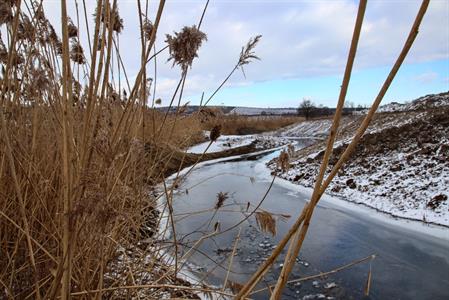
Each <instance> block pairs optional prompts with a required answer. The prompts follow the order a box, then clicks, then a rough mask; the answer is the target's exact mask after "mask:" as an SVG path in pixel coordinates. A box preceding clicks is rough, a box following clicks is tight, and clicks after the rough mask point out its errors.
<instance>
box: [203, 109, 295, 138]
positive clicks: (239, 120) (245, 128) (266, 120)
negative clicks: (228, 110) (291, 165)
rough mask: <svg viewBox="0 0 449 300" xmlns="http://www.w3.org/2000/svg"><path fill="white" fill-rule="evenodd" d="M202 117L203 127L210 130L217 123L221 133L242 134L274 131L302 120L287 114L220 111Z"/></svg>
mask: <svg viewBox="0 0 449 300" xmlns="http://www.w3.org/2000/svg"><path fill="white" fill-rule="evenodd" d="M203 119H204V126H203V127H204V129H206V130H210V129H211V128H212V127H213V126H215V125H216V124H217V123H218V124H220V125H221V127H222V130H221V131H222V134H226V135H244V134H255V133H262V132H267V131H274V130H277V129H280V128H282V127H285V126H288V125H291V124H294V123H297V122H299V121H302V120H303V118H302V117H296V116H292V117H288V116H257V117H249V116H238V115H223V114H222V113H218V114H217V113H215V114H214V115H212V114H208V115H207V118H206V117H205V118H203Z"/></svg>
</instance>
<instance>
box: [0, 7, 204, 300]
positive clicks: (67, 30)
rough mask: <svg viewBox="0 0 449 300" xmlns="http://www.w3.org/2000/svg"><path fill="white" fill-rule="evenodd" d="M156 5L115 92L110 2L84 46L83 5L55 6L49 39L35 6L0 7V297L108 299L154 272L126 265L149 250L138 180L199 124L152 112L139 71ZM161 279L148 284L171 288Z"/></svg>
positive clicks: (145, 199) (116, 24)
mask: <svg viewBox="0 0 449 300" xmlns="http://www.w3.org/2000/svg"><path fill="white" fill-rule="evenodd" d="M164 3H165V1H160V3H159V8H158V12H157V16H156V18H155V20H153V23H151V22H150V21H149V19H148V18H146V17H145V21H144V22H143V23H142V24H141V28H140V29H141V32H142V43H141V48H142V65H141V70H140V71H139V73H138V76H137V79H136V81H135V83H134V85H133V86H128V88H127V89H126V91H125V92H124V90H123V89H118V88H117V85H118V81H119V80H121V82H122V84H123V82H125V79H126V80H128V79H127V78H125V77H126V70H125V69H124V66H123V65H122V66H120V68H121V71H120V72H118V71H115V73H114V70H116V68H114V67H113V65H112V64H113V63H120V59H121V57H120V51H119V49H118V47H117V42H118V37H119V35H120V32H121V30H122V29H123V26H124V24H123V20H122V19H121V18H120V15H119V11H118V9H117V1H112V2H110V1H107V0H104V1H103V0H101V1H97V7H96V11H95V14H94V24H95V27H94V28H92V31H91V32H89V33H88V34H89V48H88V49H83V46H82V45H81V43H80V41H81V39H80V36H79V35H80V33H79V30H78V27H79V19H83V18H82V17H81V18H79V17H76V16H77V14H79V13H81V14H82V12H83V11H84V17H85V18H84V19H85V20H86V22H87V19H88V18H91V15H92V13H94V12H86V10H85V6H80V11H77V12H74V11H71V12H68V11H67V8H66V7H67V6H66V3H65V1H61V2H60V4H59V3H58V5H60V7H61V12H62V18H61V22H60V23H59V24H58V26H61V32H62V36H61V37H60V36H58V35H57V33H56V30H55V29H54V27H53V26H55V24H53V25H52V24H50V22H49V20H48V19H47V17H46V15H45V12H44V10H43V8H42V2H39V1H37V2H36V1H2V3H1V4H0V26H2V32H4V33H6V36H5V35H4V36H2V37H1V38H2V41H1V44H0V62H1V66H2V73H1V77H0V81H1V82H0V87H1V111H0V117H1V136H0V141H1V142H0V253H1V255H0V266H1V270H0V286H1V288H0V298H14V299H16V298H19V299H27V298H34V299H54V298H57V297H60V298H62V299H67V298H70V297H71V296H73V295H75V294H76V293H81V294H79V297H81V298H89V299H90V298H102V297H112V296H113V295H114V293H117V292H114V291H112V290H111V288H114V287H119V286H123V285H126V284H131V283H134V284H137V283H141V284H142V283H145V282H146V283H148V282H154V278H151V281H150V278H147V281H142V280H143V279H142V278H140V279H138V278H137V277H138V275H136V274H138V273H139V272H138V271H142V270H144V269H146V270H147V272H146V273H147V274H148V273H152V271H148V270H152V268H159V269H160V270H162V269H163V268H164V265H163V264H161V263H160V262H159V261H158V259H153V260H150V261H149V262H146V263H145V264H144V265H141V266H140V267H139V268H138V269H136V270H133V268H137V266H138V264H137V262H138V261H139V260H143V258H145V257H147V256H148V251H149V250H148V248H147V249H146V251H143V250H139V248H136V246H137V245H138V244H139V242H140V241H141V240H142V239H143V238H148V237H151V236H152V235H153V234H154V231H155V230H156V227H155V224H156V223H157V222H158V213H157V212H155V211H154V206H155V199H154V198H151V196H150V194H149V188H150V187H149V186H148V184H147V183H148V182H153V181H152V179H153V178H159V177H160V174H161V173H163V172H164V170H163V168H164V165H163V164H159V163H157V162H160V161H161V160H164V159H165V160H169V157H167V155H168V156H169V155H170V153H171V154H173V153H175V152H176V151H177V149H178V148H181V147H185V146H186V145H190V144H192V143H195V141H196V140H195V139H197V138H198V135H197V134H198V133H199V132H200V129H201V128H200V122H199V120H198V118H197V117H196V116H191V117H181V116H180V115H175V116H167V115H164V114H162V113H160V112H158V111H157V110H155V109H152V107H154V103H155V101H154V98H153V102H152V103H151V96H150V86H149V83H150V82H151V80H150V79H149V77H148V76H147V75H146V66H147V64H148V62H149V61H150V53H151V52H152V49H153V46H154V42H155V38H156V32H157V28H158V24H159V21H160V19H161V16H162V12H163V7H164ZM83 4H85V2H84V1H83ZM55 5H56V3H55ZM147 5H148V3H147ZM82 8H84V9H82ZM139 8H140V7H139ZM69 13H70V15H71V17H72V19H69ZM143 15H146V12H144V13H143ZM72 20H77V21H72ZM175 59H177V58H175ZM120 68H119V70H120ZM167 145H170V147H168V146H167ZM145 225H149V227H148V226H146V227H145ZM145 228H146V229H147V231H145V230H142V229H145ZM126 249H134V250H133V253H132V255H133V259H130V261H129V262H128V263H125V257H126V255H127V254H126V253H127V252H126ZM143 249H145V248H143ZM153 257H156V256H153ZM120 268H121V269H120ZM161 272H162V271H161ZM154 274H156V272H154ZM142 276H143V275H141V276H140V277H142ZM154 276H156V275H154ZM166 277H167V278H165V279H162V280H161V281H160V282H159V284H161V285H162V284H170V283H174V282H175V281H176V278H174V277H173V276H171V277H169V276H166ZM106 287H107V288H109V289H110V290H107V291H104V292H102V291H101V290H102V289H104V288H106ZM91 290H97V292H95V293H92V294H91V293H83V292H84V291H91ZM157 291H158V289H156V292H155V291H153V292H152V293H153V294H154V296H155V297H157V296H156V295H157ZM120 293H121V294H115V296H117V297H119V298H120V297H121V296H122V295H125V294H126V295H128V296H132V295H136V293H137V292H135V291H132V292H126V293H124V292H120Z"/></svg>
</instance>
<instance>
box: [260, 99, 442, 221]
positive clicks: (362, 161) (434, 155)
mask: <svg viewBox="0 0 449 300" xmlns="http://www.w3.org/2000/svg"><path fill="white" fill-rule="evenodd" d="M448 95H449V94H448V93H446V94H439V95H435V96H433V97H432V96H426V97H423V98H420V99H418V100H419V101H414V102H412V104H414V106H413V107H416V106H417V103H418V104H419V105H420V107H421V109H419V110H413V111H401V112H394V113H382V114H377V115H376V117H375V119H374V120H373V122H372V125H371V126H370V127H369V129H368V130H367V133H365V135H364V136H363V137H362V140H361V142H360V144H359V146H358V147H357V149H356V151H355V152H354V153H353V154H352V156H351V159H350V160H349V161H348V162H347V163H346V165H345V167H344V168H343V169H342V170H341V171H340V172H339V173H338V175H337V176H336V177H335V178H334V180H333V181H332V183H331V184H330V186H329V188H328V190H327V192H328V193H329V194H332V195H336V196H339V197H341V198H343V199H345V200H348V201H351V202H355V203H361V204H365V205H367V206H370V207H372V208H375V209H377V210H380V211H383V212H386V213H389V214H391V215H393V216H398V217H402V218H410V219H415V220H420V221H424V222H429V223H435V224H440V225H445V226H449V200H448V197H449V189H448V187H449V134H448V131H449V106H443V105H439V106H438V108H435V107H434V104H435V103H438V104H441V103H444V101H443V100H445V101H447V100H448V99H449V96H448ZM423 99H424V100H423ZM447 103H448V104H449V101H447ZM410 106H411V104H410ZM422 108H425V109H422ZM362 117H363V116H353V117H347V118H346V119H345V120H344V122H343V128H342V129H341V130H340V132H339V135H338V139H337V142H336V146H335V148H334V152H333V156H332V158H331V160H330V166H329V168H328V170H327V172H328V173H329V171H330V169H331V167H332V166H333V165H334V164H335V163H336V162H337V160H338V157H339V156H340V155H341V154H342V153H343V151H344V150H345V149H346V146H347V144H348V143H349V142H350V140H351V138H352V135H353V134H354V131H355V128H356V127H357V126H358V125H359V124H360V122H361V119H362ZM307 123H309V125H308V126H309V127H310V126H311V124H312V125H313V124H315V125H316V128H317V132H322V131H323V124H324V122H323V120H320V121H311V122H307ZM329 126H330V123H329ZM303 127H304V128H306V127H305V126H303ZM308 130H309V131H310V132H312V131H313V129H312V128H309V129H308ZM286 132H287V133H288V132H289V131H286ZM288 134H290V133H288ZM295 134H296V135H300V134H301V133H298V132H296V133H295ZM308 134H309V133H307V135H308ZM284 135H286V134H284ZM324 147H325V142H324V141H321V142H318V143H316V144H314V145H312V146H311V147H307V148H305V149H303V150H300V151H297V152H296V153H294V155H293V157H291V158H290V170H288V171H286V172H283V171H282V170H281V169H280V168H278V166H277V164H276V161H271V162H270V163H269V167H270V168H271V169H272V170H273V171H274V172H276V173H278V174H279V176H280V177H282V178H285V179H287V180H289V181H292V182H295V183H298V184H301V185H304V186H308V187H312V186H313V184H314V180H315V178H316V175H317V172H318V169H319V165H320V163H321V160H322V157H323V155H324V151H323V149H324Z"/></svg>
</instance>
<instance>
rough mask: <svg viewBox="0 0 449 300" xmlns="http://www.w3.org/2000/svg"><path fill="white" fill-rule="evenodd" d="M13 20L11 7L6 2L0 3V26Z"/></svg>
mask: <svg viewBox="0 0 449 300" xmlns="http://www.w3.org/2000/svg"><path fill="white" fill-rule="evenodd" d="M12 19H13V14H12V9H11V5H10V4H9V3H7V2H6V1H2V2H0V25H3V24H6V23H9V22H11V21H12Z"/></svg>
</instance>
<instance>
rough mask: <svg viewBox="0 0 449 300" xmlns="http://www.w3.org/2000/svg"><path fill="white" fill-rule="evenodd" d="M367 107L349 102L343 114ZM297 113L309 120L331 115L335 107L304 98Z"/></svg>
mask: <svg viewBox="0 0 449 300" xmlns="http://www.w3.org/2000/svg"><path fill="white" fill-rule="evenodd" d="M365 108H366V107H363V106H362V105H358V106H357V107H356V106H355V105H354V103H352V102H348V103H347V104H346V105H345V107H344V108H343V115H350V114H352V113H353V112H354V111H359V110H363V109H365ZM297 113H298V116H301V117H304V118H306V120H308V119H310V118H316V117H325V116H331V115H333V114H334V113H335V108H329V107H327V106H323V105H318V106H317V105H316V104H315V103H314V102H313V101H312V100H310V99H307V98H303V99H302V101H301V102H300V103H299V106H298V109H297Z"/></svg>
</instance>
